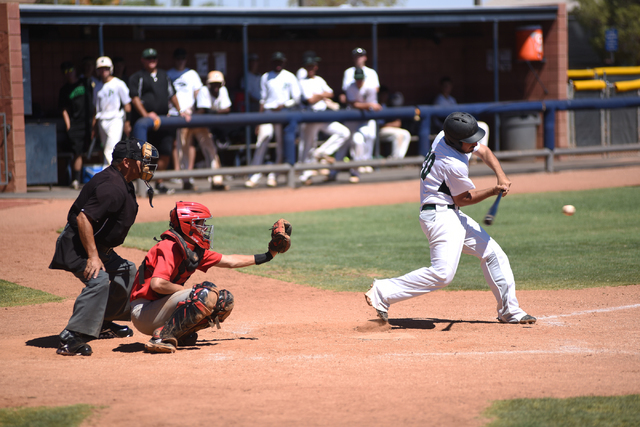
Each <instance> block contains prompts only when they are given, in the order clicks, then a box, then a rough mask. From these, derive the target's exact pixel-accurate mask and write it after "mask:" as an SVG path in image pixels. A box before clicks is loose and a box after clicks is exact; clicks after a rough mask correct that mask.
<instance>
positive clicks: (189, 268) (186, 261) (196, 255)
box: [160, 230, 204, 284]
mask: <svg viewBox="0 0 640 427" xmlns="http://www.w3.org/2000/svg"><path fill="white" fill-rule="evenodd" d="M160 238H162V240H165V239H169V240H173V241H174V242H177V243H178V244H179V247H180V248H182V255H183V257H182V262H181V263H180V265H179V266H178V272H177V273H176V275H175V276H174V277H172V278H171V282H172V283H178V284H180V283H184V282H186V281H187V279H188V278H189V277H190V276H191V274H192V273H193V272H194V271H195V270H196V268H198V266H199V265H200V263H201V262H202V257H203V255H204V249H202V248H201V247H199V246H196V248H195V251H192V250H191V249H189V245H187V242H186V241H185V240H184V239H183V238H182V236H181V235H180V234H178V233H176V232H175V231H173V230H167V231H165V232H164V233H162V235H161V236H160Z"/></svg>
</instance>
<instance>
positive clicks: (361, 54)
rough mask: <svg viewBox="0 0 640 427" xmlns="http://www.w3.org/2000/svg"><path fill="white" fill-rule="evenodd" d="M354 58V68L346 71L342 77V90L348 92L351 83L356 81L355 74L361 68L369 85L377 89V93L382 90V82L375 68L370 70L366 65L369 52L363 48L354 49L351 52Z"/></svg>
mask: <svg viewBox="0 0 640 427" xmlns="http://www.w3.org/2000/svg"><path fill="white" fill-rule="evenodd" d="M351 56H352V57H353V64H354V66H353V67H350V68H347V69H346V70H344V74H343V75H342V90H343V91H344V92H346V91H347V88H348V87H349V86H351V83H353V82H354V81H355V78H354V73H355V71H356V68H360V69H361V70H362V71H363V72H364V78H365V81H366V82H367V85H370V86H372V87H374V88H375V89H376V92H377V91H378V90H380V80H379V79H378V73H377V72H376V70H374V69H373V68H369V67H367V66H366V65H364V64H365V63H366V62H367V51H366V50H364V49H363V48H361V47H357V48H355V49H353V51H352V52H351Z"/></svg>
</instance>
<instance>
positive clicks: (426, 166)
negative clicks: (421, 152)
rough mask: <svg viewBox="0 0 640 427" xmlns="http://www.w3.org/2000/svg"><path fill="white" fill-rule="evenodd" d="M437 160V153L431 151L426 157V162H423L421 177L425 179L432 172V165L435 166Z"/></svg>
mask: <svg viewBox="0 0 640 427" xmlns="http://www.w3.org/2000/svg"><path fill="white" fill-rule="evenodd" d="M435 161H436V154H435V153H434V152H432V151H429V153H428V154H427V156H426V157H425V158H424V162H423V163H422V170H421V171H420V178H422V180H423V181H424V179H425V178H426V177H427V175H429V172H431V167H432V166H433V162H435Z"/></svg>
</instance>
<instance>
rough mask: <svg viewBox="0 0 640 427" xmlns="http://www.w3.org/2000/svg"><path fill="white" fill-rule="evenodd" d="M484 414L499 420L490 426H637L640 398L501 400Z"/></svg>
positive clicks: (639, 420)
mask: <svg viewBox="0 0 640 427" xmlns="http://www.w3.org/2000/svg"><path fill="white" fill-rule="evenodd" d="M484 415H485V416H486V417H488V418H495V421H492V422H490V423H489V424H487V427H513V426H518V427H539V426H545V427H556V426H557V427H589V426H594V427H595V426H597V427H614V426H615V427H626V426H628V427H635V426H639V425H640V395H637V394H634V395H629V396H609V397H599V396H592V397H573V398H569V399H551V398H545V399H515V400H501V401H497V402H494V403H493V404H492V405H491V406H490V407H489V409H487V410H486V411H485V413H484Z"/></svg>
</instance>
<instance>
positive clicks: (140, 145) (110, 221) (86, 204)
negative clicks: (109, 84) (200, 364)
mask: <svg viewBox="0 0 640 427" xmlns="http://www.w3.org/2000/svg"><path fill="white" fill-rule="evenodd" d="M157 158H158V152H157V150H156V148H155V147H154V146H153V145H151V144H149V143H148V142H143V141H140V140H137V139H135V138H129V139H126V140H123V141H120V142H118V143H117V144H116V146H115V148H114V149H113V160H112V162H111V166H109V167H108V168H106V169H104V170H103V171H102V172H100V173H98V174H96V175H95V176H94V177H93V178H92V179H91V181H89V182H88V183H87V184H86V185H85V186H84V187H83V188H82V190H81V191H80V194H79V195H78V198H77V199H76V201H75V202H74V203H73V205H72V206H71V209H70V210H69V214H68V215H67V225H66V226H65V228H64V230H63V231H62V233H61V234H60V236H59V237H58V240H57V242H56V251H55V254H54V256H53V260H52V261H51V265H49V268H51V269H59V270H66V271H69V272H71V273H73V274H74V275H75V276H76V277H77V278H78V279H80V280H81V281H82V282H83V283H84V285H85V288H84V289H83V290H82V292H81V293H80V295H79V296H78V298H77V299H76V302H75V304H74V306H73V314H72V315H71V319H69V323H68V324H67V327H66V328H65V329H64V330H63V331H62V333H61V334H60V346H59V347H58V350H57V353H58V354H62V355H65V356H75V355H82V356H90V355H91V353H92V350H91V347H90V346H89V345H88V344H87V342H88V341H89V340H91V339H95V338H113V337H127V336H131V335H133V331H132V330H131V329H130V328H128V327H127V326H120V325H116V324H115V323H113V322H112V320H129V319H130V308H129V295H130V293H131V287H132V285H133V280H134V278H135V275H136V266H135V264H134V263H132V262H130V261H127V260H126V259H123V258H121V257H120V256H119V255H118V254H117V253H115V252H114V250H113V248H115V247H116V246H119V245H121V244H122V242H124V239H125V237H126V236H127V233H128V232H129V228H131V226H132V225H133V223H134V222H135V220H136V215H137V214H138V203H137V201H136V192H135V188H134V186H133V184H132V181H133V180H135V179H142V180H144V181H146V182H147V183H148V181H149V180H151V178H153V173H154V171H155V168H156V164H155V161H156V159H157Z"/></svg>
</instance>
